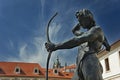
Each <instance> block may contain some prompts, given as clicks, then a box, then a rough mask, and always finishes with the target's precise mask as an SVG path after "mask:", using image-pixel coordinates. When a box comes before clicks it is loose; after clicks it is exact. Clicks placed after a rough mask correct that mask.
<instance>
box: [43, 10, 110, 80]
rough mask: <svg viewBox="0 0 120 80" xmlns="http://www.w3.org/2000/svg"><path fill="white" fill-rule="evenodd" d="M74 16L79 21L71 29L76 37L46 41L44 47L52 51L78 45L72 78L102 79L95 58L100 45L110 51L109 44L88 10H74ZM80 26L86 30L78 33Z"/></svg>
mask: <svg viewBox="0 0 120 80" xmlns="http://www.w3.org/2000/svg"><path fill="white" fill-rule="evenodd" d="M76 18H77V19H78V22H79V23H78V24H77V25H76V26H75V27H74V28H73V30H72V31H73V33H74V34H75V35H76V37H73V38H72V39H69V40H68V41H65V42H62V43H59V44H54V43H51V42H47V43H45V46H46V49H47V51H48V52H52V51H56V50H60V49H71V48H74V47H79V51H78V56H77V61H76V62H77V65H76V72H75V74H74V76H73V78H72V80H103V77H102V72H103V68H102V66H101V64H100V62H99V59H98V58H97V53H98V52H99V51H101V47H102V45H104V46H105V47H106V50H107V51H110V45H109V44H108V41H107V39H106V38H105V36H104V33H103V31H102V29H101V28H100V26H97V25H96V24H95V21H94V18H93V14H92V13H91V12H90V11H89V10H87V9H83V10H80V11H78V12H76ZM81 27H82V28H83V29H87V31H85V32H83V33H80V32H79V30H80V28H81Z"/></svg>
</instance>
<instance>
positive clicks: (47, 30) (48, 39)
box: [46, 12, 58, 80]
mask: <svg viewBox="0 0 120 80" xmlns="http://www.w3.org/2000/svg"><path fill="white" fill-rule="evenodd" d="M57 14H58V13H57V12H56V13H55V14H54V15H53V16H52V17H51V19H50V20H49V22H48V25H47V29H46V36H47V42H48V43H51V41H50V37H49V26H50V23H51V21H52V20H53V19H54V17H55V16H57ZM51 54H52V52H51V51H50V52H49V54H48V57H47V65H46V80H48V68H49V61H50V57H51Z"/></svg>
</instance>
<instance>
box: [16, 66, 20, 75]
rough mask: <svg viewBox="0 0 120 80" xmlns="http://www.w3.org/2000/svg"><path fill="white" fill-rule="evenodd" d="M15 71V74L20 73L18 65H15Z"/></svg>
mask: <svg viewBox="0 0 120 80" xmlns="http://www.w3.org/2000/svg"><path fill="white" fill-rule="evenodd" d="M15 73H17V74H19V73H20V67H18V66H17V67H16V68H15Z"/></svg>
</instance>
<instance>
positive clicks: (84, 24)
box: [78, 18, 90, 29]
mask: <svg viewBox="0 0 120 80" xmlns="http://www.w3.org/2000/svg"><path fill="white" fill-rule="evenodd" d="M78 21H79V22H80V25H81V26H82V27H83V28H85V29H87V28H89V27H90V19H89V18H78Z"/></svg>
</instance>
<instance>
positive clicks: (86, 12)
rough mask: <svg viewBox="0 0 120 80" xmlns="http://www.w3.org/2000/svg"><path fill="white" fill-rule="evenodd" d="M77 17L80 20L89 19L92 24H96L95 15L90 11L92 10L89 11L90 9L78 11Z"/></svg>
mask: <svg viewBox="0 0 120 80" xmlns="http://www.w3.org/2000/svg"><path fill="white" fill-rule="evenodd" d="M75 16H76V17H77V18H78V17H79V18H81V19H83V18H88V19H90V20H91V21H92V23H93V24H95V21H94V18H93V14H92V12H91V11H90V10H88V9H82V10H80V11H77V12H76V14H75Z"/></svg>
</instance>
